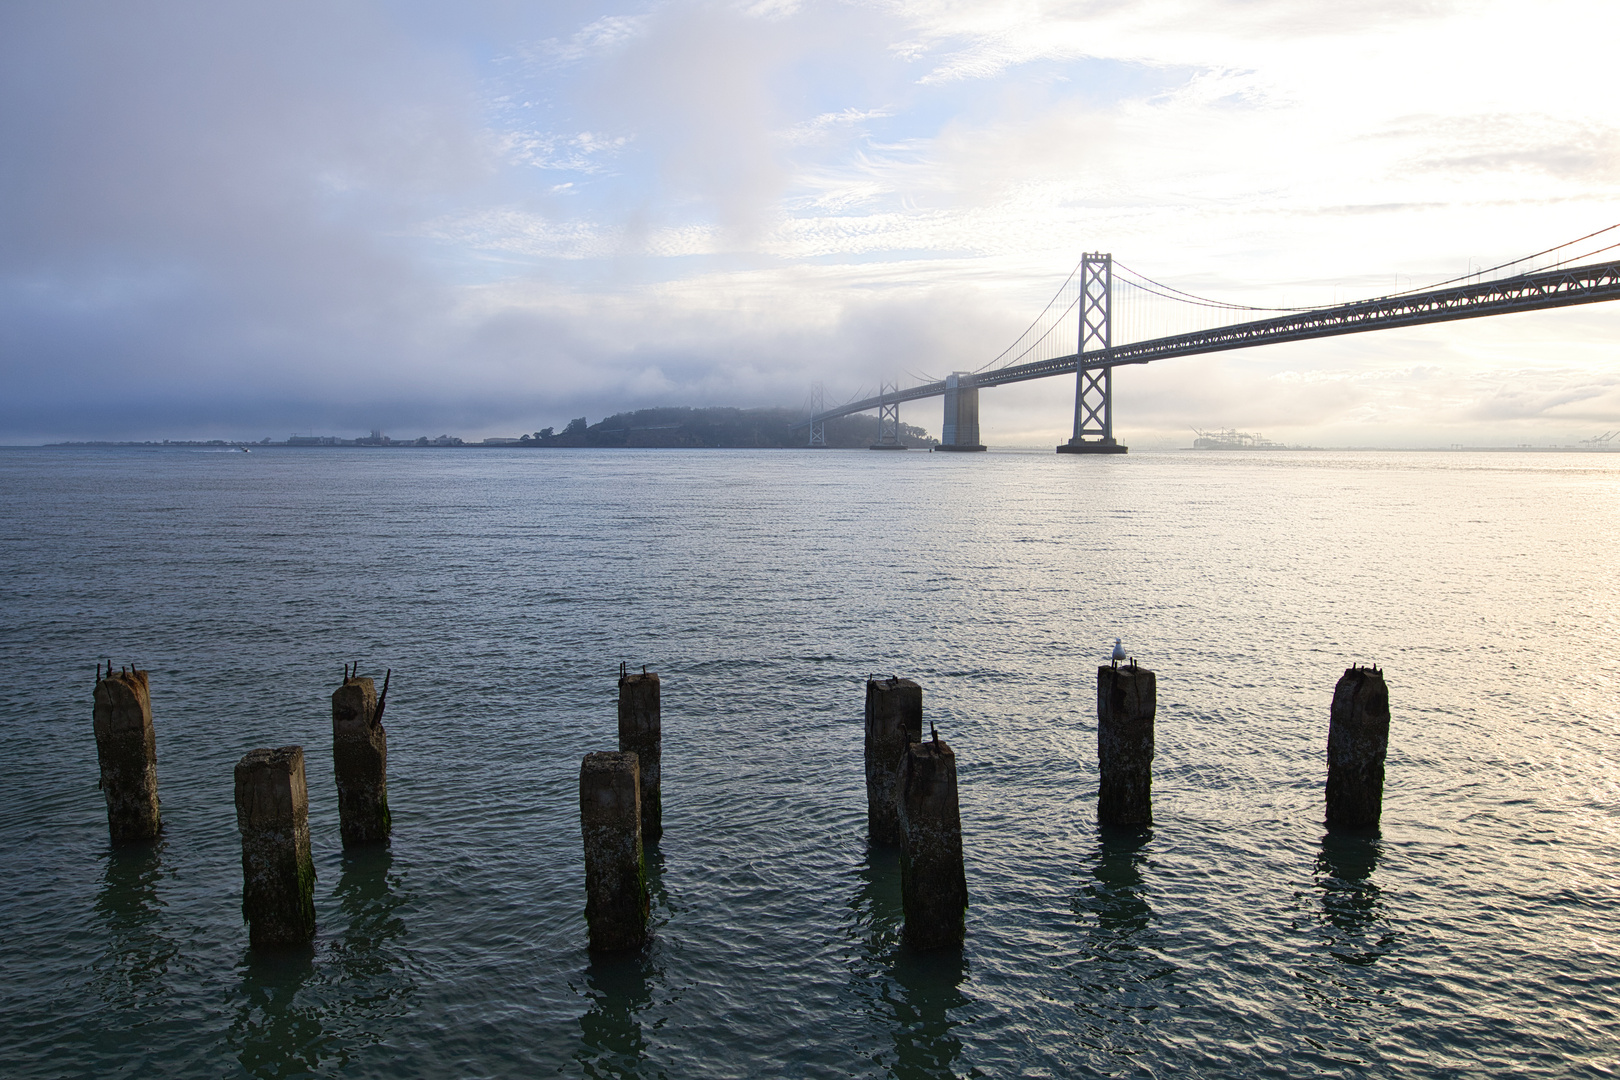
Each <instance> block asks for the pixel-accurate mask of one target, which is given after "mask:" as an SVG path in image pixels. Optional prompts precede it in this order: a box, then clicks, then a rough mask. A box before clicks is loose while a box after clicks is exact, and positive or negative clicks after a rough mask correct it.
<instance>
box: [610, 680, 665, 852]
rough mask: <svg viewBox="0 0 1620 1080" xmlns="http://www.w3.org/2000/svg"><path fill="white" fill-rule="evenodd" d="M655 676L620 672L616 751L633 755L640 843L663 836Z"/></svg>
mask: <svg viewBox="0 0 1620 1080" xmlns="http://www.w3.org/2000/svg"><path fill="white" fill-rule="evenodd" d="M661 694H662V690H661V688H660V686H659V683H658V673H657V672H649V671H647V670H646V669H645V668H643V669H642V670H641V673H640V674H628V673H626V671H625V669H624V667H623V666H622V665H621V666H620V668H619V749H620V750H621V751H626V752H629V753H633V754H635V755H636V761H637V763H638V765H639V768H640V771H641V842H642V843H643V844H646V845H652V844H656V843H657V842H658V839H659V837H661V836H663V835H664V801H663V791H662V786H663V747H662V742H663V719H662V716H661V709H662V704H661V702H660V695H661Z"/></svg>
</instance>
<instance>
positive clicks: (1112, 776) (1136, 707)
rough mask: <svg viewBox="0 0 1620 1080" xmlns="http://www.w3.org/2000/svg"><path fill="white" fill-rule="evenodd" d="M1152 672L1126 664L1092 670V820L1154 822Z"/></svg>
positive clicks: (1153, 707) (1127, 823)
mask: <svg viewBox="0 0 1620 1080" xmlns="http://www.w3.org/2000/svg"><path fill="white" fill-rule="evenodd" d="M1156 693H1157V691H1156V684H1155V680H1154V676H1153V672H1151V671H1149V670H1148V669H1147V668H1143V667H1137V666H1136V661H1134V660H1132V661H1131V662H1130V663H1129V664H1124V665H1117V666H1109V667H1099V668H1098V669H1097V766H1098V785H1097V820H1098V821H1099V822H1100V823H1101V824H1104V825H1130V826H1146V825H1152V824H1153V714H1154V711H1155V709H1156V707H1157V703H1156Z"/></svg>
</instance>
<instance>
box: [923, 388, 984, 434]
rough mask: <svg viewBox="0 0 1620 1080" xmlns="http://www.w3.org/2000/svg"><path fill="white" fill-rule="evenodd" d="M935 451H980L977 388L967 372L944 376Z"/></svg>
mask: <svg viewBox="0 0 1620 1080" xmlns="http://www.w3.org/2000/svg"><path fill="white" fill-rule="evenodd" d="M935 449H938V450H968V451H972V450H983V449H984V444H983V443H981V442H980V441H979V386H978V384H977V383H975V382H974V381H973V375H972V373H971V372H966V371H953V372H951V374H949V375H947V376H945V423H944V424H943V425H942V426H941V428H940V432H939V446H937V447H936V448H935Z"/></svg>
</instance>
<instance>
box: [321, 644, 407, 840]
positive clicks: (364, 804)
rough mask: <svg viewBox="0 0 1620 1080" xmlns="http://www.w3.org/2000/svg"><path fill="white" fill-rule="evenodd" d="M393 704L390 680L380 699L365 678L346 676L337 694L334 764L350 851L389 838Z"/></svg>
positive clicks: (334, 697) (340, 817) (340, 813)
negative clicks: (388, 710)
mask: <svg viewBox="0 0 1620 1080" xmlns="http://www.w3.org/2000/svg"><path fill="white" fill-rule="evenodd" d="M392 675H393V672H389V676H390V677H391V676H392ZM387 700H388V682H387V679H384V681H383V696H382V697H381V698H379V697H378V696H377V687H376V684H375V683H374V682H372V680H371V679H370V678H369V677H367V676H364V675H353V676H351V675H348V674H347V673H345V676H344V679H343V685H341V686H339V687H338V688H337V689H336V690H334V691H333V692H332V765H333V768H334V770H335V771H336V773H337V790H338V820H339V822H340V823H341V825H342V829H343V843H344V845H345V846H347V845H349V844H370V843H377V842H380V841H384V840H387V839H388V834H389V831H390V827H391V825H392V820H391V819H390V817H389V815H388V732H387V731H386V730H385V729H384V728H383V726H382V714H383V709H384V708H385V707H386V703H387Z"/></svg>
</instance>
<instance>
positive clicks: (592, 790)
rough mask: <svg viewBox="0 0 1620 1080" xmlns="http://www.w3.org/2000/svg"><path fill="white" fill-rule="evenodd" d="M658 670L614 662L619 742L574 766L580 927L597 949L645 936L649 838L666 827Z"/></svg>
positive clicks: (635, 945)
mask: <svg viewBox="0 0 1620 1080" xmlns="http://www.w3.org/2000/svg"><path fill="white" fill-rule="evenodd" d="M661 694H662V689H661V687H660V685H659V682H658V675H657V673H656V672H649V671H648V670H647V669H646V668H642V669H641V672H640V674H632V673H631V672H630V671H629V670H628V667H627V665H624V664H620V665H619V749H618V750H616V751H613V750H603V751H599V752H597V753H593V754H586V755H585V760H584V761H582V762H581V763H580V766H579V829H580V833H581V835H582V837H583V838H584V841H585V927H586V932H587V935H588V937H589V940H590V947H591V949H592V950H593V951H595V952H624V951H626V950H630V949H639V948H641V946H642V945H643V944H644V943H645V942H646V940H647V917H648V913H649V911H650V910H651V903H652V902H651V898H650V897H649V896H648V892H647V853H646V847H645V845H647V844H656V843H657V842H658V839H659V837H661V836H663V834H664V817H663V792H662V779H663V773H662V762H663V703H662V700H661Z"/></svg>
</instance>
